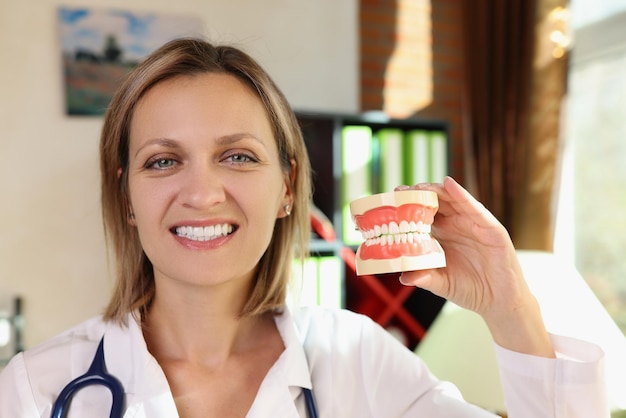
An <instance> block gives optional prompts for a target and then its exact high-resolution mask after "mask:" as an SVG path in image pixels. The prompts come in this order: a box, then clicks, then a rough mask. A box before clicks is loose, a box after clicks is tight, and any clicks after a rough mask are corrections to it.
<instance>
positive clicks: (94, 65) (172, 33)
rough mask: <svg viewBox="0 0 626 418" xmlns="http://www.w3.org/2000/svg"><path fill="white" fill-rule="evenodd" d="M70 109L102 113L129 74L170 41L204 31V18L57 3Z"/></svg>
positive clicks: (66, 96)
mask: <svg viewBox="0 0 626 418" xmlns="http://www.w3.org/2000/svg"><path fill="white" fill-rule="evenodd" d="M58 21H59V26H60V44H61V51H62V65H63V78H64V83H65V86H64V87H65V109H66V113H67V114H68V115H86V116H97V115H102V114H104V112H105V111H106V108H107V106H108V104H109V102H110V100H111V97H112V95H113V92H114V91H115V89H116V88H117V87H118V86H119V84H120V83H121V81H122V79H123V78H124V76H125V75H126V74H127V73H128V72H129V71H130V70H131V69H132V68H133V67H134V66H136V65H137V64H138V63H139V62H140V61H141V60H142V59H143V58H145V57H146V56H147V55H148V54H150V53H151V52H152V51H154V50H155V49H157V48H158V47H160V46H161V45H163V44H164V43H165V42H167V41H169V40H171V39H175V38H178V37H185V36H202V35H203V32H204V26H203V23H202V21H201V19H199V18H197V17H192V16H183V15H164V14H155V13H136V12H130V11H125V10H117V9H91V8H68V7H60V8H59V9H58Z"/></svg>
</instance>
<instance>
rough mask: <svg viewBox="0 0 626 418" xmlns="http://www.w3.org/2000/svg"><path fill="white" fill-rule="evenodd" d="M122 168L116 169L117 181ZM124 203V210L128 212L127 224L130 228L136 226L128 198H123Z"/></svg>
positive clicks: (120, 175) (133, 212)
mask: <svg viewBox="0 0 626 418" xmlns="http://www.w3.org/2000/svg"><path fill="white" fill-rule="evenodd" d="M122 173H123V171H122V167H120V168H118V169H117V179H118V180H119V179H120V178H121V177H122ZM124 200H125V201H126V206H127V207H126V210H127V211H128V218H127V222H128V224H129V225H132V226H137V222H135V211H134V210H133V207H132V205H131V204H130V202H129V199H128V196H125V199H124Z"/></svg>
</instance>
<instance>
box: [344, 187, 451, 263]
mask: <svg viewBox="0 0 626 418" xmlns="http://www.w3.org/2000/svg"><path fill="white" fill-rule="evenodd" d="M438 208H439V203H438V198H437V194H436V193H435V192H432V191H426V190H403V191H396V192H390V193H380V194H376V195H372V196H367V197H363V198H360V199H357V200H355V201H353V202H351V203H350V211H351V213H352V217H353V219H354V222H355V224H356V226H357V228H358V229H359V230H360V231H361V233H362V235H363V239H364V243H363V244H361V245H360V246H359V249H358V250H357V274H358V275H362V274H378V273H390V272H398V271H409V270H419V269H426V268H437V267H444V266H445V255H444V253H443V249H442V248H441V246H440V245H439V243H438V242H437V240H435V239H434V238H433V237H432V236H431V235H430V231H431V225H432V223H433V221H434V218H435V214H436V212H437V210H438Z"/></svg>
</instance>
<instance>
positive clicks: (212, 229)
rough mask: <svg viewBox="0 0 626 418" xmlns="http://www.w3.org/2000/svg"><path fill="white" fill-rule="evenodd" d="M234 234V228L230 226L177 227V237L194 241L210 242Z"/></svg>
mask: <svg viewBox="0 0 626 418" xmlns="http://www.w3.org/2000/svg"><path fill="white" fill-rule="evenodd" d="M231 232H233V226H232V225H229V224H220V225H211V226H204V227H202V226H179V227H176V235H178V236H180V237H185V238H187V239H190V240H194V241H210V240H212V239H215V238H219V237H223V236H226V235H228V234H230V233H231Z"/></svg>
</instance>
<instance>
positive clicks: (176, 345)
mask: <svg viewBox="0 0 626 418" xmlns="http://www.w3.org/2000/svg"><path fill="white" fill-rule="evenodd" d="M100 151H101V174H102V204H103V217H104V225H105V231H106V234H107V238H108V240H109V241H110V243H111V244H112V247H113V249H114V251H115V256H116V265H117V282H116V283H117V285H116V288H115V292H114V295H113V297H112V299H111V302H110V304H109V306H108V308H107V309H106V312H105V313H104V315H103V316H102V317H98V318H94V319H92V320H90V321H87V322H85V323H83V324H81V325H79V326H77V327H76V328H74V329H72V330H70V331H68V332H66V333H64V334H62V335H60V336H58V337H56V338H53V339H52V340H51V341H48V342H46V343H44V344H42V345H40V346H39V347H35V348H33V349H31V350H29V351H27V352H25V353H23V354H19V355H17V356H16V357H15V358H14V359H13V360H12V362H11V363H10V364H9V366H8V367H7V368H6V369H5V370H4V371H3V373H2V375H0V416H1V417H18V416H19V417H40V416H42V417H46V416H49V415H50V413H51V410H52V408H53V403H54V401H55V399H56V398H57V397H58V396H59V394H60V392H61V390H62V389H63V388H64V387H65V386H66V385H67V383H68V382H70V381H71V380H72V379H74V378H76V377H77V376H79V375H81V374H82V373H84V371H86V370H87V369H88V368H89V366H90V363H91V361H92V358H94V353H95V352H96V348H97V345H98V343H99V341H100V340H101V339H102V338H103V336H104V338H103V341H104V342H103V344H104V356H105V361H106V367H107V369H108V372H109V373H110V374H112V375H114V376H115V377H116V378H117V379H118V380H119V381H120V383H121V384H122V386H123V388H124V392H125V402H124V411H125V415H124V416H126V417H144V416H145V417H175V416H181V417H244V416H248V417H264V416H268V417H269V416H272V417H304V416H307V414H308V415H309V416H311V415H312V413H313V412H312V411H310V410H308V412H307V409H308V408H312V405H313V402H312V401H311V399H315V400H316V401H317V402H316V404H317V406H316V408H317V412H319V416H322V417H417V416H423V417H447V416H449V417H459V416H462V417H487V416H492V415H491V414H490V413H488V412H486V411H482V410H480V409H479V408H477V407H474V406H472V405H469V404H467V403H465V402H464V401H463V400H462V398H461V396H460V394H459V393H458V391H457V390H456V389H455V388H454V387H452V386H451V385H449V384H446V383H443V382H439V381H438V380H437V379H436V378H435V377H434V376H432V375H431V374H430V373H429V372H428V370H427V369H426V367H425V366H424V364H423V363H422V362H421V361H420V360H419V359H418V358H417V357H416V356H415V355H414V354H413V353H411V352H410V351H408V350H407V349H406V348H405V347H404V346H402V345H401V344H399V343H398V342H396V340H395V339H394V338H393V337H391V336H390V335H389V334H387V333H386V331H384V330H383V329H382V328H380V327H379V326H377V325H376V324H374V323H373V322H372V321H370V320H369V319H367V318H365V317H363V316H360V315H357V314H354V313H350V312H348V311H342V310H339V311H332V310H322V309H321V308H319V309H318V308H308V309H297V310H294V311H293V312H290V311H289V309H287V308H286V307H285V297H286V287H287V282H288V280H289V272H290V269H291V266H292V262H291V259H292V257H293V255H294V248H295V249H296V253H297V254H295V255H297V256H299V257H301V258H303V257H304V256H305V255H306V254H307V243H308V240H309V213H308V208H309V201H310V198H311V185H310V173H309V172H310V167H309V162H308V159H307V158H308V157H307V154H306V149H305V146H304V142H303V139H302V136H301V133H300V131H299V128H298V125H297V121H296V119H295V117H294V115H293V113H292V111H291V109H290V107H289V105H288V103H287V101H286V100H285V98H284V96H283V95H282V94H281V93H280V91H279V90H278V88H277V87H276V86H275V85H274V84H273V82H272V81H271V80H270V78H269V77H268V75H267V74H266V73H265V72H264V71H263V70H262V69H261V68H260V67H259V66H258V64H257V63H256V62H255V61H253V60H252V59H251V58H250V57H248V56H247V55H246V54H244V53H243V52H241V51H239V50H237V49H234V48H230V47H214V46H212V45H210V44H208V43H206V42H203V41H201V40H191V39H187V40H176V41H172V42H170V43H168V44H166V45H165V46H163V47H162V48H160V49H159V50H157V51H155V52H154V53H153V54H152V55H151V56H150V57H148V58H147V59H146V60H145V61H144V62H143V63H142V64H140V65H139V66H138V67H137V68H136V69H135V70H134V71H133V72H132V73H131V74H130V76H129V77H128V78H127V79H126V81H125V82H124V84H123V85H122V86H121V88H120V89H119V91H118V92H117V93H116V95H115V97H114V99H113V101H112V102H111V105H110V108H109V110H108V112H107V115H106V117H105V122H104V127H103V131H102V137H101V150H100ZM414 187H417V188H426V189H430V190H434V191H436V192H437V193H438V195H439V200H440V209H439V213H438V215H437V218H436V220H435V224H434V225H433V235H434V236H435V237H436V238H437V239H438V240H439V242H440V243H441V244H442V246H443V247H444V249H445V250H446V256H447V263H448V266H447V267H446V268H445V269H440V270H431V271H423V272H407V273H404V274H403V276H402V278H401V280H402V282H403V283H404V284H406V285H411V286H414V285H416V286H420V287H423V288H426V289H429V290H431V291H433V292H434V293H436V294H438V295H441V296H443V297H446V298H448V299H449V300H451V301H453V302H455V303H457V304H459V305H462V306H464V307H466V308H468V309H472V310H474V311H476V312H478V313H479V314H481V315H482V317H483V318H484V319H485V321H486V323H487V325H488V326H489V329H490V331H491V333H492V335H493V337H494V340H495V342H496V343H497V345H498V347H497V349H498V354H499V360H500V362H501V368H502V375H503V382H504V389H505V393H506V398H507V402H508V407H509V414H510V416H513V417H515V416H519V417H544V416H545V417H590V416H593V417H600V416H605V415H608V412H607V409H606V405H605V400H604V395H603V393H604V392H603V391H604V386H603V383H602V373H601V364H602V354H601V352H600V350H599V349H597V348H596V347H595V346H592V345H590V344H586V343H583V342H579V341H573V340H571V339H564V338H560V337H556V336H550V335H549V334H548V333H547V331H546V329H545V327H544V325H543V321H542V319H541V315H540V312H539V308H538V305H537V303H536V301H535V299H534V297H533V296H532V295H531V294H530V292H529V290H528V288H527V287H526V284H525V282H524V279H523V277H522V273H521V270H520V267H519V265H518V262H517V260H516V258H515V252H514V249H513V246H512V244H511V241H510V239H509V237H508V235H507V232H506V230H505V229H504V228H503V227H502V225H500V224H499V223H498V222H497V221H496V220H495V219H494V218H493V216H492V215H491V214H490V213H489V212H488V211H486V210H485V209H484V207H482V206H481V205H480V204H479V203H478V202H476V201H475V200H474V199H473V198H472V197H471V196H470V195H469V194H468V193H467V192H466V191H465V190H464V189H463V188H461V186H459V185H458V184H457V183H456V182H454V180H452V179H450V178H447V179H446V180H445V181H444V183H443V184H442V185H434V184H432V185H431V184H428V185H418V186H414ZM555 350H556V351H555ZM565 356H567V357H573V358H574V360H566V359H564V358H563V357H565ZM563 376H567V378H564V377H563ZM476 379H477V384H480V376H476ZM312 388H313V389H314V396H310V395H311V392H310V391H309V390H310V389H312ZM110 403H111V401H110V395H109V394H108V393H107V392H106V389H103V388H101V387H89V388H87V389H84V390H83V391H81V392H79V393H78V394H77V395H76V396H75V397H74V400H73V401H72V403H71V408H70V415H69V416H90V417H94V416H98V415H97V414H98V413H100V414H102V416H108V412H109V407H110ZM72 414H74V415H72Z"/></svg>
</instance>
